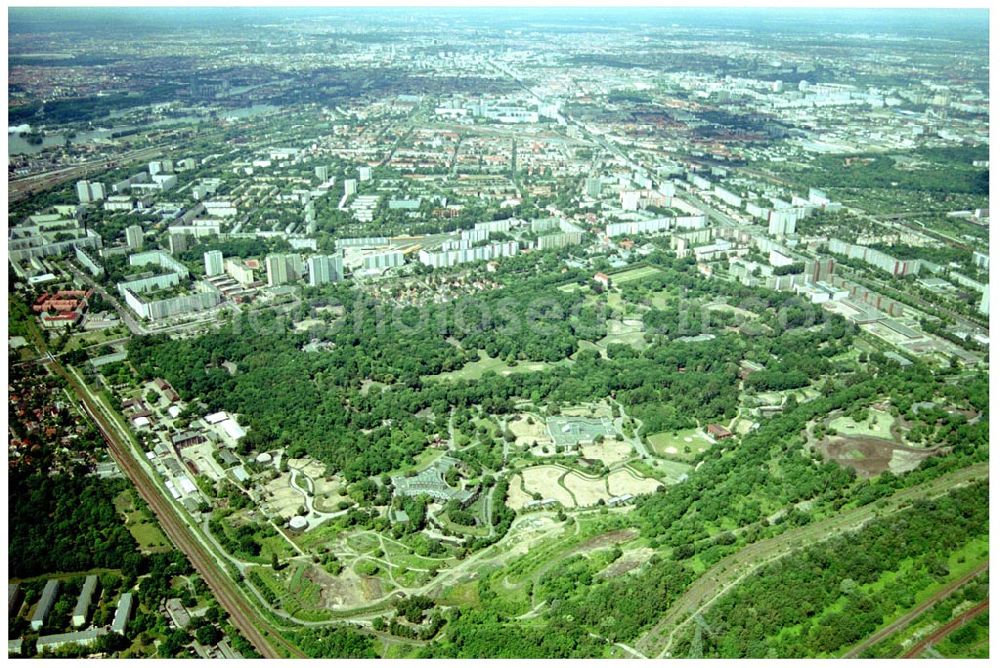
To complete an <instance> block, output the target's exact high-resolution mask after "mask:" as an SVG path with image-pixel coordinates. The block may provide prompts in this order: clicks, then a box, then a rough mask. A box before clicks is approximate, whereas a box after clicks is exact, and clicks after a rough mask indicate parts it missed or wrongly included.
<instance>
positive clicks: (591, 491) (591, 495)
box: [563, 472, 610, 506]
mask: <svg viewBox="0 0 1000 668" xmlns="http://www.w3.org/2000/svg"><path fill="white" fill-rule="evenodd" d="M563 485H565V486H566V488H567V489H568V490H569V491H571V492H572V493H573V496H574V497H576V504H577V505H578V506H594V505H597V502H598V501H600V500H601V499H603V500H604V501H607V500H608V499H609V498H610V495H609V494H608V490H607V486H606V485H605V483H604V478H596V479H591V478H585V477H583V476H582V475H580V474H579V473H576V472H573V473H569V474H567V475H566V477H565V478H563Z"/></svg>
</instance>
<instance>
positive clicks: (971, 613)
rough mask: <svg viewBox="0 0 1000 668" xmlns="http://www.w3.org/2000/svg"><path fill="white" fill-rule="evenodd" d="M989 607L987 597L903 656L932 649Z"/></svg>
mask: <svg viewBox="0 0 1000 668" xmlns="http://www.w3.org/2000/svg"><path fill="white" fill-rule="evenodd" d="M989 609H990V599H986V600H985V601H983V602H982V603H980V604H979V605H977V606H976V607H974V608H969V609H968V610H966V611H965V612H963V613H962V614H961V615H959V616H958V617H956V618H955V619H953V620H951V621H950V622H948V623H947V624H945V625H944V626H942V627H941V628H939V629H938V630H937V631H935V632H934V633H932V634H930V635H929V636H927V637H926V638H924V639H923V640H921V641H920V642H918V643H917V644H916V645H914V646H913V647H911V648H910V650H909V651H908V652H906V654H904V655H903V658H904V659H913V658H916V657H918V656H920V655H921V654H923V653H924V652H925V651H926V650H928V649H930V648H931V647H934V645H936V644H938V643H939V642H941V641H942V640H944V639H945V638H947V637H948V636H949V635H951V633H952V632H953V631H955V630H957V629H959V628H961V627H963V626H965V625H966V624H968V623H969V622H970V621H972V620H973V619H975V618H976V617H978V616H979V615H981V614H983V613H984V612H987V611H988V610H989Z"/></svg>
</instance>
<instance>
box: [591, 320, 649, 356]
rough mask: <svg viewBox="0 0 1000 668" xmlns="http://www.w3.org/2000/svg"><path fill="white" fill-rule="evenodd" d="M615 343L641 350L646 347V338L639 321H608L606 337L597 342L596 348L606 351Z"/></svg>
mask: <svg viewBox="0 0 1000 668" xmlns="http://www.w3.org/2000/svg"><path fill="white" fill-rule="evenodd" d="M613 343H617V344H622V345H627V346H632V347H633V348H636V349H639V350H641V349H642V348H644V347H646V338H645V334H644V333H643V325H642V321H641V320H609V321H608V335H607V336H605V337H604V338H602V339H600V340H599V341H598V342H597V346H598V347H599V348H601V349H602V350H607V348H608V346H609V345H611V344H613Z"/></svg>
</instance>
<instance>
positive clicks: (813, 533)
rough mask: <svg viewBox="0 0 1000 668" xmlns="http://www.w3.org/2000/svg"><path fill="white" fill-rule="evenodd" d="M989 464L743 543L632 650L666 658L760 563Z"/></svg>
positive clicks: (978, 473)
mask: <svg viewBox="0 0 1000 668" xmlns="http://www.w3.org/2000/svg"><path fill="white" fill-rule="evenodd" d="M988 475H989V464H988V463H982V464H975V465H973V466H969V467H966V468H964V469H961V470H958V471H952V472H950V473H946V474H944V475H942V476H941V477H939V478H937V479H935V480H931V481H929V482H926V483H922V484H920V485H916V486H915V487H911V488H908V489H904V490H901V491H899V492H897V493H895V494H894V495H892V496H890V497H888V498H886V499H883V500H882V502H880V503H877V504H869V505H867V506H862V507H861V508H852V509H850V510H847V511H845V512H842V513H839V514H837V515H835V516H833V517H830V518H828V519H825V520H820V521H818V522H815V523H813V524H808V525H806V526H803V527H798V528H795V529H791V530H789V531H786V532H784V533H782V534H779V535H778V536H775V537H773V538H768V539H766V540H762V541H760V542H757V543H753V544H751V545H748V546H746V547H744V548H743V549H742V550H740V551H739V552H736V553H735V554H732V555H730V556H728V557H726V558H725V559H723V560H722V561H720V562H719V563H717V564H716V565H715V566H713V567H712V568H710V569H708V570H707V571H705V572H704V573H703V574H702V575H701V577H699V578H698V579H697V580H695V582H694V583H692V584H691V586H690V587H688V589H687V591H685V592H684V594H683V595H682V596H681V597H680V598H679V599H677V600H676V601H675V602H674V603H673V605H671V606H670V609H669V610H668V611H667V612H666V614H665V615H664V616H663V617H662V618H661V619H660V621H659V622H658V623H657V624H656V625H655V626H654V627H653V628H652V629H650V631H649V632H647V633H646V634H645V635H644V636H643V637H642V638H640V639H639V641H638V642H636V643H635V647H636V649H638V650H639V651H640V652H642V653H643V654H645V655H646V656H656V657H657V658H660V657H664V656H669V650H670V647H671V645H672V644H673V642H674V637H675V635H676V633H677V631H679V630H680V629H681V628H683V627H684V626H685V625H686V624H687V622H689V621H691V619H692V617H693V616H694V615H695V614H696V613H702V612H704V611H705V610H707V609H708V608H709V607H710V606H711V604H712V603H713V602H714V601H715V600H716V599H717V598H718V597H720V596H722V595H723V594H725V593H726V592H727V591H729V590H730V589H731V588H732V587H734V586H736V585H737V584H739V582H740V581H742V580H743V579H744V578H746V577H747V576H748V575H750V574H752V573H753V572H755V571H756V570H757V569H759V568H760V567H761V566H764V565H765V564H767V563H770V562H772V561H775V560H777V559H780V558H781V557H783V556H785V555H787V554H789V553H791V552H793V551H794V550H797V549H801V548H802V547H804V546H806V545H810V544H813V543H821V542H825V541H827V540H830V539H831V538H833V537H834V536H836V535H838V534H841V533H846V532H848V531H851V530H853V529H856V528H859V527H860V526H862V525H863V524H865V523H866V522H868V521H869V520H871V519H872V518H873V517H875V516H877V515H888V514H891V513H894V512H896V511H898V510H901V509H903V508H905V507H907V506H909V505H910V504H911V503H912V502H913V501H915V500H917V499H920V498H927V497H931V496H940V495H943V494H947V493H948V492H949V491H951V490H952V489H954V488H955V487H956V486H959V485H963V484H967V483H969V482H972V481H975V480H979V479H983V478H986V477H987V476H988Z"/></svg>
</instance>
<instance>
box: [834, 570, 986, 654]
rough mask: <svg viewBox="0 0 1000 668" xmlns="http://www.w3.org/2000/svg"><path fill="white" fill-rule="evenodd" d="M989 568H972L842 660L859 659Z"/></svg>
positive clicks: (855, 647)
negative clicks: (869, 649)
mask: <svg viewBox="0 0 1000 668" xmlns="http://www.w3.org/2000/svg"><path fill="white" fill-rule="evenodd" d="M989 567H990V563H989V562H988V561H987V562H985V563H984V564H982V565H981V566H977V567H976V568H974V569H973V570H972V571H971V572H970V573H968V574H967V575H965V576H963V577H961V578H959V579H958V580H955V581H954V582H952V583H950V584H948V585H947V586H946V587H944V588H943V589H941V590H940V591H938V592H937V593H936V594H934V595H933V596H931V597H930V598H928V599H927V600H926V601H924V602H923V603H921V604H920V605H918V606H917V607H915V608H913V609H912V610H910V611H909V612H907V613H906V614H905V615H903V616H902V617H900V618H899V619H897V620H896V621H894V622H892V623H891V624H889V625H888V626H886V627H884V628H882V629H881V630H879V631H876V632H875V633H873V634H872V635H871V636H869V637H868V639H866V640H864V641H862V642H860V643H858V644H857V645H855V646H854V647H852V648H851V649H850V650H848V651H847V652H846V653H845V654H844V656H843V658H845V659H856V658H857V657H859V656H860V655H861V653H862V652H863V651H865V650H866V649H868V648H869V647H872V646H874V645H877V644H878V643H880V642H882V641H883V640H885V639H886V638H888V637H889V636H891V635H893V634H894V633H896V632H897V631H899V630H900V629H902V628H905V627H906V626H907V625H908V624H910V623H911V622H912V621H913V620H914V619H916V618H917V617H919V616H920V615H922V614H923V613H924V612H925V611H926V610H927V609H928V608H930V607H932V606H934V605H935V604H937V603H938V602H939V601H941V600H943V599H945V598H947V597H948V596H951V595H952V594H953V593H955V592H956V591H958V590H959V589H960V588H961V587H963V586H964V585H966V584H968V583H969V582H971V581H972V580H973V579H975V578H976V576H978V575H979V574H980V573H983V572H984V571H987V570H989Z"/></svg>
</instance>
